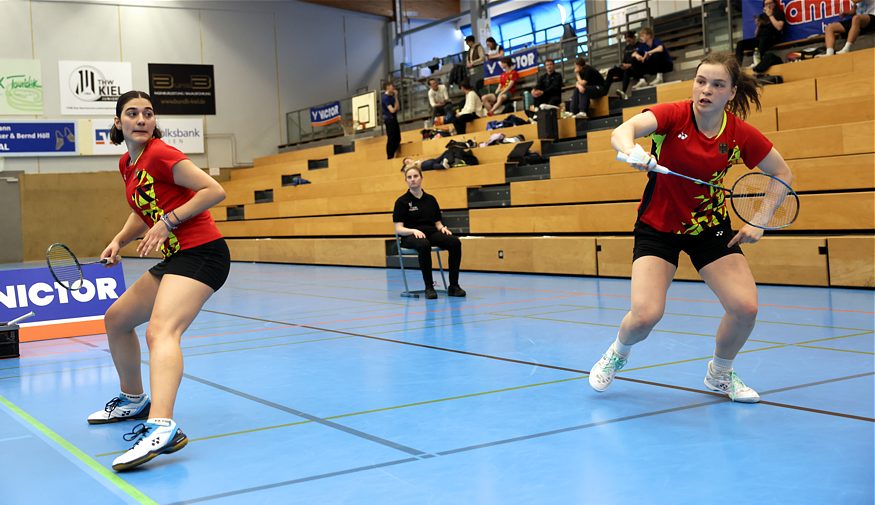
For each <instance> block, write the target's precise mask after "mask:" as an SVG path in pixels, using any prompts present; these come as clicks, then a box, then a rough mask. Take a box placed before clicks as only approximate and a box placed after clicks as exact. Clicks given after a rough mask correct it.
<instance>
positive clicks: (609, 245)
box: [597, 236, 828, 286]
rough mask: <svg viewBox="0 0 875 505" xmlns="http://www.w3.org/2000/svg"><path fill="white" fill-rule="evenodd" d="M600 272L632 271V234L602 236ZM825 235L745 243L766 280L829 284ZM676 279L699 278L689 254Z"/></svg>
mask: <svg viewBox="0 0 875 505" xmlns="http://www.w3.org/2000/svg"><path fill="white" fill-rule="evenodd" d="M597 243H598V246H599V249H600V250H599V252H598V255H597V257H598V271H599V275H600V276H607V277H630V276H631V275H632V246H633V243H634V239H633V238H632V237H598V239H597ZM824 245H826V238H825V237H769V236H766V237H765V238H763V239H762V240H761V241H760V242H758V243H757V244H746V245H744V246H742V249H743V250H744V254H745V257H746V258H747V261H748V264H749V265H750V268H751V272H753V275H754V279H756V281H757V282H759V283H766V284H794V285H803V286H826V285H827V284H828V272H827V258H826V255H825V254H822V253H821V248H822V247H823V246H824ZM675 279H680V280H699V279H701V277H700V276H699V273H698V272H697V271H696V270H695V268H694V267H693V265H692V263H691V262H690V259H689V257H688V256H687V255H686V254H683V253H681V256H680V259H679V261H678V271H677V273H676V274H675Z"/></svg>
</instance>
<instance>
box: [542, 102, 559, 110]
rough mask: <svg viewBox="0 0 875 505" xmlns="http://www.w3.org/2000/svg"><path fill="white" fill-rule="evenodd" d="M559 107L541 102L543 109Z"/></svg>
mask: <svg viewBox="0 0 875 505" xmlns="http://www.w3.org/2000/svg"><path fill="white" fill-rule="evenodd" d="M558 108H559V107H556V106H555V105H553V104H549V103H542V104H541V110H547V109H558Z"/></svg>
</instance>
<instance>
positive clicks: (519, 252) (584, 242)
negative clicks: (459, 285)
mask: <svg viewBox="0 0 875 505" xmlns="http://www.w3.org/2000/svg"><path fill="white" fill-rule="evenodd" d="M499 251H501V253H502V256H503V258H499ZM462 258H463V259H462V268H463V269H465V270H486V271H493V272H523V273H545V274H567V275H595V274H596V265H595V238H594V237H464V238H462Z"/></svg>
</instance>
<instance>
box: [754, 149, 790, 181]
mask: <svg viewBox="0 0 875 505" xmlns="http://www.w3.org/2000/svg"><path fill="white" fill-rule="evenodd" d="M757 168H759V169H760V170H762V171H763V172H765V173H767V174H769V175H771V176H774V177H777V178H778V179H781V180H782V181H784V182H786V183H787V185H788V186H789V185H790V184H792V183H793V172H791V171H790V166H789V165H787V162H786V161H784V158H783V157H782V156H781V153H779V152H778V151H777V150H776V149H775V148H774V147H773V148H772V150H771V151H769V154H767V155H766V157H765V158H763V161H761V162H760V163H759V165H757Z"/></svg>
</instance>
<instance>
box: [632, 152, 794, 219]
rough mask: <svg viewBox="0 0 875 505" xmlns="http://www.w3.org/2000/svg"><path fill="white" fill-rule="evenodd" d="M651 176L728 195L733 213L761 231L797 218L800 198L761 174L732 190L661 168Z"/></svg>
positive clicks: (741, 181) (739, 182) (747, 176)
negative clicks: (677, 179)
mask: <svg viewBox="0 0 875 505" xmlns="http://www.w3.org/2000/svg"><path fill="white" fill-rule="evenodd" d="M617 159H618V160H620V161H627V156H626V155H625V154H624V153H621V152H620V153H617ZM650 170H651V171H653V172H659V173H661V174H668V175H674V176H676V177H682V178H684V179H687V180H688V181H693V182H695V183H696V184H702V185H704V186H711V187H712V188H716V189H719V190H722V191H725V192H727V193H729V203H730V204H731V205H732V210H734V211H735V213H736V214H737V215H738V217H739V218H740V219H741V220H742V221H744V222H745V223H747V224H749V225H751V226H755V227H757V228H761V229H763V230H779V229H781V228H786V227H788V226H790V225H791V224H793V221H796V217H798V216H799V196H798V195H797V194H796V192H795V191H793V188H791V187H790V186H789V185H787V183H786V182H784V181H782V180H781V179H778V178H777V177H775V176H772V175H769V174H766V173H763V172H751V173H749V174H745V175H743V176H741V177H739V178H738V180H737V181H735V184H733V185H732V189H727V188H724V187H722V186H718V185H716V184H711V183H710V182H705V181H703V180H701V179H696V178H695V177H689V176H686V175H684V174H679V173H677V172H673V171H671V170H669V169H668V168H665V167H664V166H662V165H655V166H652V167H650Z"/></svg>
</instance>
